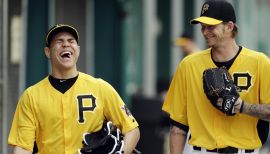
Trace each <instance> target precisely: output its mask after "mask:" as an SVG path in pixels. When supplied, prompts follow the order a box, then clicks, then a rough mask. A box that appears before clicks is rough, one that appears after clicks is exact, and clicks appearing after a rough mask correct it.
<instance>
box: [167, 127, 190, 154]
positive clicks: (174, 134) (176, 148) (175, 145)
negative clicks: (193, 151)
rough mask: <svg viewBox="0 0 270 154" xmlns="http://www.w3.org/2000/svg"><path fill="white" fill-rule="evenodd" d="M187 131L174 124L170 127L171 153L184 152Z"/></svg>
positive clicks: (178, 153)
mask: <svg viewBox="0 0 270 154" xmlns="http://www.w3.org/2000/svg"><path fill="white" fill-rule="evenodd" d="M186 137H187V133H186V132H185V131H184V130H182V129H180V128H178V127H176V126H172V127H171V129H170V153H171V154H183V151H184V147H185V143H186Z"/></svg>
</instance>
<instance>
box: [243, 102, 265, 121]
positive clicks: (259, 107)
mask: <svg viewBox="0 0 270 154" xmlns="http://www.w3.org/2000/svg"><path fill="white" fill-rule="evenodd" d="M242 113H244V114H247V115H250V116H253V117H256V118H259V119H262V120H266V121H270V105H268V104H251V103H248V102H244V104H243V110H242Z"/></svg>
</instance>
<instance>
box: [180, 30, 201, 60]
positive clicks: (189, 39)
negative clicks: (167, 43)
mask: <svg viewBox="0 0 270 154" xmlns="http://www.w3.org/2000/svg"><path fill="white" fill-rule="evenodd" d="M175 44H176V45H177V46H179V47H180V48H181V51H182V52H183V53H184V56H187V55H190V54H193V53H196V52H197V51H200V49H199V47H198V46H197V44H196V42H195V40H194V38H193V36H192V35H191V33H189V32H188V31H186V32H184V33H183V34H182V35H181V36H180V37H179V38H177V39H176V42H175Z"/></svg>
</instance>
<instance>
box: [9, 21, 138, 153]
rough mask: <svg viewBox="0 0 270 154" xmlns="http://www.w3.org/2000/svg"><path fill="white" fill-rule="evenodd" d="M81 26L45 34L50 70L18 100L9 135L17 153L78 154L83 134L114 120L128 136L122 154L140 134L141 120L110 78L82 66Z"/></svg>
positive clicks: (57, 29) (46, 53)
mask: <svg viewBox="0 0 270 154" xmlns="http://www.w3.org/2000/svg"><path fill="white" fill-rule="evenodd" d="M78 43H79V34H78V32H77V30H76V29H75V28H74V27H72V26H70V25H64V24H58V25H55V26H53V27H52V28H51V29H50V30H49V31H48V32H47V35H46V37H45V44H46V47H45V49H44V52H45V55H46V56H47V58H48V59H49V60H50V62H51V68H52V71H51V73H50V75H48V76H47V77H45V78H44V79H43V80H41V81H40V82H39V83H37V84H35V85H33V86H31V87H29V88H27V89H26V90H25V91H24V93H23V94H22V96H21V97H20V100H19V102H18V105H17V109H16V112H15V115H14V119H13V123H12V126H11V130H10V134H9V137H8V144H10V145H12V146H14V154H31V153H32V150H33V146H34V141H36V143H37V147H38V153H39V154H78V150H79V149H81V148H82V147H83V144H82V141H83V134H85V133H93V132H97V131H99V130H100V129H101V128H102V126H103V123H104V122H105V121H111V122H112V123H113V124H114V125H115V126H116V127H118V128H119V129H120V130H121V132H122V133H123V134H124V135H125V136H124V147H123V148H122V149H123V150H124V154H130V153H131V152H132V150H133V149H134V148H135V146H136V144H137V142H138V140H139V129H138V123H137V122H136V120H135V118H134V117H133V116H132V114H131V113H130V112H129V110H128V108H127V107H126V105H125V104H124V102H123V100H122V99H121V97H120V96H119V95H118V93H117V92H116V90H115V89H114V88H113V87H112V86H111V85H110V84H109V83H107V82H106V81H104V80H102V79H96V78H94V77H92V76H90V75H87V74H85V73H82V72H79V71H78V70H77V67H76V63H77V60H78V58H79V55H80V47H79V45H78Z"/></svg>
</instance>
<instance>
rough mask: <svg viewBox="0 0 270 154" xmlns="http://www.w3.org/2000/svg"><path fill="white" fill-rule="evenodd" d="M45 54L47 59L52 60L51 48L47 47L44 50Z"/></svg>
mask: <svg viewBox="0 0 270 154" xmlns="http://www.w3.org/2000/svg"><path fill="white" fill-rule="evenodd" d="M44 53H45V55H46V57H47V58H48V59H50V58H51V55H50V53H51V50H50V48H48V47H45V48H44Z"/></svg>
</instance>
